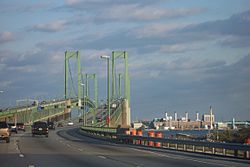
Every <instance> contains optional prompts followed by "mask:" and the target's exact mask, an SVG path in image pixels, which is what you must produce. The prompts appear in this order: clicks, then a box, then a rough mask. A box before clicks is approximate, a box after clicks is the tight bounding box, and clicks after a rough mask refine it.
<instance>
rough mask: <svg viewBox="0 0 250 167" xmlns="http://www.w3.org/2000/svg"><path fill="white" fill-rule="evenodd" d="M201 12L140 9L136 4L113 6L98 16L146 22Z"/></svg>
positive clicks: (152, 8)
mask: <svg viewBox="0 0 250 167" xmlns="http://www.w3.org/2000/svg"><path fill="white" fill-rule="evenodd" d="M202 11H203V9H200V8H182V9H167V8H161V7H159V6H145V7H141V6H140V5H138V4H129V5H114V6H113V7H111V8H108V9H107V10H105V11H104V12H103V13H102V14H101V15H100V16H99V19H101V20H102V19H104V20H105V19H107V20H117V21H124V20H126V21H146V20H156V19H163V18H164V19H169V18H176V17H186V16H188V15H194V14H197V13H201V12H202ZM125 13H126V14H125ZM99 19H98V20H99Z"/></svg>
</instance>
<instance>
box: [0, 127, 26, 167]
mask: <svg viewBox="0 0 250 167" xmlns="http://www.w3.org/2000/svg"><path fill="white" fill-rule="evenodd" d="M22 135H23V132H18V134H13V133H12V134H11V136H10V143H6V142H5V141H0V166H1V167H12V166H27V164H25V162H24V161H23V160H22V154H20V150H19V148H18V144H17V143H18V142H19V137H21V136H22Z"/></svg>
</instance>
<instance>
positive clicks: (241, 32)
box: [180, 10, 250, 36]
mask: <svg viewBox="0 0 250 167" xmlns="http://www.w3.org/2000/svg"><path fill="white" fill-rule="evenodd" d="M249 18H250V10H249V11H246V12H242V13H239V14H235V15H233V16H231V17H230V18H229V19H225V20H216V21H209V22H204V23H200V24H195V25H190V26H187V27H186V28H184V29H183V30H180V32H184V33H188V32H195V33H201V34H206V35H233V36H250V28H249V27H250V20H249Z"/></svg>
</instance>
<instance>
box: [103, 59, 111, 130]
mask: <svg viewBox="0 0 250 167" xmlns="http://www.w3.org/2000/svg"><path fill="white" fill-rule="evenodd" d="M101 58H102V59H106V60H107V96H108V97H107V98H108V118H107V122H108V127H110V90H109V87H110V86H109V59H110V56H106V55H103V56H101Z"/></svg>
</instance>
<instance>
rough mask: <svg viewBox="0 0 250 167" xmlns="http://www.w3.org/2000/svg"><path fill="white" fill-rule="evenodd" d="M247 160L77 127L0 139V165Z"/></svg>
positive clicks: (176, 165) (235, 163)
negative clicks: (98, 135)
mask: <svg viewBox="0 0 250 167" xmlns="http://www.w3.org/2000/svg"><path fill="white" fill-rule="evenodd" d="M249 164H250V160H243V159H232V158H224V157H218V156H211V155H204V154H195V153H187V152H181V151H174V150H163V151H162V150H159V149H154V148H151V149H150V148H141V147H135V146H129V145H123V144H115V143H110V142H107V141H103V140H97V139H93V138H90V137H87V136H84V135H82V134H81V133H80V132H79V129H78V127H77V126H70V127H63V128H57V129H56V130H51V131H50V132H49V137H48V138H46V137H44V136H35V137H32V136H31V133H30V131H27V132H20V133H18V134H12V136H11V142H10V143H5V142H4V141H0V167H57V166H58V167H84V166H85V167H92V166H93V167H98V166H101V167H106V166H107V167H112V166H114V167H116V166H117V167H144V166H145V167H146V166H148V167H152V166H155V167H160V166H164V167H194V166H196V167H200V166H202V167H249V166H250V165H249Z"/></svg>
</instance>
